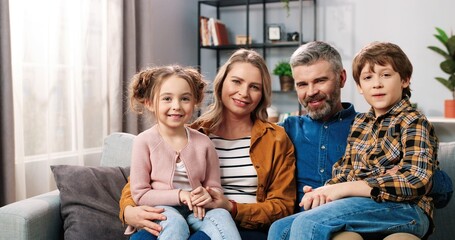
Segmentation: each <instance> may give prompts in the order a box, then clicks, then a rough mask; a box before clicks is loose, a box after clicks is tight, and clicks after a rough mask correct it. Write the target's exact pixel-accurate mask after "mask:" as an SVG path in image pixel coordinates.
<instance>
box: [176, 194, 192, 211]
mask: <svg viewBox="0 0 455 240" xmlns="http://www.w3.org/2000/svg"><path fill="white" fill-rule="evenodd" d="M179 199H180V202H181V203H183V204H185V205H187V206H188V208H189V209H190V210H191V211H193V204H192V202H191V193H190V192H188V191H184V190H180V192H179Z"/></svg>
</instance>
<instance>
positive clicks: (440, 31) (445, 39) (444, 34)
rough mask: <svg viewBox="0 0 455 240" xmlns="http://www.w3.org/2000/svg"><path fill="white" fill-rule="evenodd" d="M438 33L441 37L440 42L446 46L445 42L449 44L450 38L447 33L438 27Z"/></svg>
mask: <svg viewBox="0 0 455 240" xmlns="http://www.w3.org/2000/svg"><path fill="white" fill-rule="evenodd" d="M436 31H437V32H438V33H439V36H440V37H441V38H440V40H441V41H442V43H443V44H445V42H447V39H449V37H448V36H447V34H446V32H445V31H444V30H442V29H441V28H438V27H437V28H436ZM435 36H436V35H435ZM438 39H439V38H438Z"/></svg>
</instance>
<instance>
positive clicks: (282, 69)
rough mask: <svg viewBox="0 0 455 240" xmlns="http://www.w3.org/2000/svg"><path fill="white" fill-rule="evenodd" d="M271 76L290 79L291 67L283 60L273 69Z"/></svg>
mask: <svg viewBox="0 0 455 240" xmlns="http://www.w3.org/2000/svg"><path fill="white" fill-rule="evenodd" d="M273 74H275V75H278V76H290V77H292V70H291V65H290V64H289V62H287V61H285V60H282V61H279V62H278V63H277V64H276V65H275V68H274V69H273Z"/></svg>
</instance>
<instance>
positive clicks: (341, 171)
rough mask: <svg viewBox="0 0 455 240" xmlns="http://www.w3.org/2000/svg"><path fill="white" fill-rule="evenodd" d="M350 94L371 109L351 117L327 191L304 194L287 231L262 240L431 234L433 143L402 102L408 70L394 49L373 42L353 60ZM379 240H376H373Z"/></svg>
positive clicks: (425, 124) (423, 122) (422, 121)
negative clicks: (341, 233)
mask: <svg viewBox="0 0 455 240" xmlns="http://www.w3.org/2000/svg"><path fill="white" fill-rule="evenodd" d="M352 65H353V66H352V69H353V76H354V80H355V82H356V84H357V88H358V90H359V92H360V93H361V94H363V95H364V97H365V99H366V101H367V102H368V103H369V104H370V105H371V109H370V111H369V112H367V113H363V114H359V115H357V116H356V118H355V120H354V123H353V125H352V127H351V131H350V134H349V137H348V144H347V147H346V152H345V155H344V157H343V158H341V159H340V160H339V161H338V162H337V163H335V165H334V166H333V172H332V176H333V178H332V179H330V180H329V181H328V182H327V184H326V185H325V186H323V187H320V188H317V189H311V188H310V187H307V186H306V187H304V192H305V195H304V197H303V198H302V200H301V202H300V204H299V205H300V206H301V207H303V208H304V209H305V210H306V211H303V212H301V213H298V214H299V216H297V217H295V216H294V217H295V219H294V221H293V222H292V225H291V227H290V228H286V229H282V228H281V229H280V228H279V227H276V226H279V225H280V224H279V222H280V221H281V220H279V221H277V224H273V225H272V227H271V229H270V231H269V238H270V239H306V240H312V239H314V240H316V239H330V238H331V236H332V235H333V234H334V233H336V232H339V231H353V232H358V233H360V234H361V235H362V236H363V237H365V238H370V237H374V238H380V237H384V236H387V235H389V234H392V233H396V232H408V233H411V234H414V235H416V236H418V237H419V238H422V237H424V236H425V235H426V234H427V232H428V233H431V232H432V227H431V226H432V224H431V222H432V220H431V219H432V214H433V208H434V207H433V203H432V199H431V197H428V196H427V194H428V191H429V190H430V188H431V181H430V179H431V177H432V175H433V172H434V170H435V169H436V168H437V165H438V163H437V160H436V159H437V149H438V139H437V137H436V135H435V132H434V128H433V126H432V125H431V123H430V122H429V121H428V120H427V119H426V117H425V116H424V115H423V114H421V113H420V112H418V111H417V110H415V109H414V108H413V107H412V106H411V103H410V101H409V97H410V96H411V91H410V88H409V85H410V80H411V75H412V64H411V62H410V61H409V59H408V58H407V56H406V54H405V53H404V52H403V51H402V50H401V49H400V47H398V46H397V45H395V44H392V43H384V42H373V43H371V44H368V45H367V46H365V47H364V48H363V49H362V50H361V51H360V52H359V53H358V54H357V55H356V57H355V58H354V61H353V64H352ZM380 239H382V238H380Z"/></svg>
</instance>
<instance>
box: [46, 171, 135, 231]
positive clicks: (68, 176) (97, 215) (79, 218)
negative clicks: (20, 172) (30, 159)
mask: <svg viewBox="0 0 455 240" xmlns="http://www.w3.org/2000/svg"><path fill="white" fill-rule="evenodd" d="M51 169H52V172H53V173H54V178H55V182H56V183H57V188H58V190H60V200H61V216H62V218H63V230H64V237H65V240H73V239H78V240H84V239H128V237H127V236H125V235H124V234H123V231H124V229H125V228H124V227H123V226H122V223H121V221H120V219H119V218H118V214H119V199H120V195H121V192H122V188H123V186H124V185H125V184H126V182H127V178H128V176H129V172H130V170H129V167H126V168H123V167H86V166H72V165H55V166H51Z"/></svg>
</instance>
